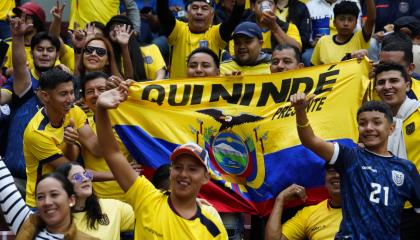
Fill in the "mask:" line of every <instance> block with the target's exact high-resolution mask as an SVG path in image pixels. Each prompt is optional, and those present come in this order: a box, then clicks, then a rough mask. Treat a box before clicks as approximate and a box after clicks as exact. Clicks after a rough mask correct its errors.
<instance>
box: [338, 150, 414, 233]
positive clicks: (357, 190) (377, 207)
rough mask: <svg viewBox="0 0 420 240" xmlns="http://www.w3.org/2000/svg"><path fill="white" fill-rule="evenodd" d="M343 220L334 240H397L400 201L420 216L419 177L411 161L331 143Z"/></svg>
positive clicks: (401, 205)
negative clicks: (338, 176) (338, 180)
mask: <svg viewBox="0 0 420 240" xmlns="http://www.w3.org/2000/svg"><path fill="white" fill-rule="evenodd" d="M334 145H335V146H334V147H335V149H334V156H333V158H332V159H331V162H330V164H333V165H334V167H335V169H336V170H337V172H338V173H339V174H340V179H341V180H340V181H341V182H340V184H341V198H342V199H343V220H342V222H341V225H340V230H339V232H338V233H337V235H336V239H399V238H400V218H401V216H400V215H401V212H402V210H403V208H404V202H405V201H406V200H408V201H410V202H411V203H412V204H413V206H414V208H415V210H416V211H417V212H418V213H420V176H419V173H418V171H417V168H416V167H415V166H414V164H412V163H411V162H409V161H407V160H404V159H401V158H398V157H396V156H390V157H385V156H380V155H377V154H375V153H372V152H370V151H368V150H366V149H363V148H359V147H356V148H349V147H347V146H343V145H339V144H337V143H335V144H334Z"/></svg>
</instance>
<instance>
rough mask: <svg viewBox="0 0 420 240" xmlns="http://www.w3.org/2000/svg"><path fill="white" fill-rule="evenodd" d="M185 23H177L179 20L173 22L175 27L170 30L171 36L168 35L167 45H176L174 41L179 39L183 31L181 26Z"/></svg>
mask: <svg viewBox="0 0 420 240" xmlns="http://www.w3.org/2000/svg"><path fill="white" fill-rule="evenodd" d="M184 24H185V23H183V22H181V21H179V20H175V27H174V29H173V30H172V32H171V34H169V37H168V43H169V44H170V45H174V44H175V43H176V41H177V40H178V38H179V37H180V35H181V34H183V32H184V31H185V29H183V25H184Z"/></svg>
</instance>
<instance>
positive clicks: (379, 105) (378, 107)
mask: <svg viewBox="0 0 420 240" xmlns="http://www.w3.org/2000/svg"><path fill="white" fill-rule="evenodd" d="M372 111H377V112H381V113H383V114H384V115H385V118H386V120H388V122H389V123H392V122H393V118H392V111H391V108H390V107H389V106H388V105H387V104H386V103H384V102H381V101H367V102H365V103H363V104H362V106H361V107H360V108H359V110H357V118H359V115H360V114H361V113H363V112H372Z"/></svg>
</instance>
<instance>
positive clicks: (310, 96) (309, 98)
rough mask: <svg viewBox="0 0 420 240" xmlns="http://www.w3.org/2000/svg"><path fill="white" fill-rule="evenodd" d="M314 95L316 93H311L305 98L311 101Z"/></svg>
mask: <svg viewBox="0 0 420 240" xmlns="http://www.w3.org/2000/svg"><path fill="white" fill-rule="evenodd" d="M315 97H316V95H315V94H313V93H312V94H311V95H309V96H307V97H306V99H307V100H308V101H312V99H314V98H315Z"/></svg>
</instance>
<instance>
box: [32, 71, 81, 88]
mask: <svg viewBox="0 0 420 240" xmlns="http://www.w3.org/2000/svg"><path fill="white" fill-rule="evenodd" d="M72 81H73V76H72V75H71V74H70V73H68V72H65V71H63V70H61V69H59V68H51V69H49V70H47V71H45V72H43V73H42V74H41V77H40V78H39V83H38V86H39V88H40V89H42V90H52V89H55V88H56V87H57V86H58V85H59V84H61V83H67V82H72Z"/></svg>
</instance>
